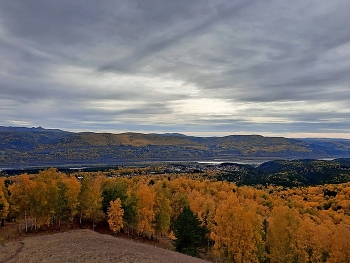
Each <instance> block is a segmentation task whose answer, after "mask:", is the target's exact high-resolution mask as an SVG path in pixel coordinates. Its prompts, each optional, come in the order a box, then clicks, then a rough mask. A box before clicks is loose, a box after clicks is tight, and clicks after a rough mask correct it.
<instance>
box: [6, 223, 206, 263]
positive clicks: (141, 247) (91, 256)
mask: <svg viewBox="0 0 350 263" xmlns="http://www.w3.org/2000/svg"><path fill="white" fill-rule="evenodd" d="M15 262H16V263H32V262H33V263H34V262H37V263H39V262H40V263H46V262H56V263H61V262H62V263H63V262H65V263H68V262H72V263H73V262H76V263H78V262H87V263H97V262H101V263H102V262H106V263H107V262H120V263H131V262H166V263H180V262H184V263H185V262H186V263H191V262H192V263H201V262H202V263H204V262H208V261H204V260H201V259H198V258H193V257H189V256H186V255H184V254H180V253H177V252H174V251H169V250H166V249H162V248H159V247H155V246H152V245H148V244H142V243H137V242H134V241H131V240H127V239H121V238H117V237H113V236H110V235H103V234H99V233H96V232H94V231H91V230H87V229H82V230H72V231H68V232H63V233H57V234H51V235H40V236H31V237H25V238H23V239H22V240H15V241H10V242H8V243H5V244H3V245H0V263H15Z"/></svg>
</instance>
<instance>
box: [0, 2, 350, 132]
mask: <svg viewBox="0 0 350 263" xmlns="http://www.w3.org/2000/svg"><path fill="white" fill-rule="evenodd" d="M0 1H1V8H0V17H1V19H0V59H1V63H0V98H1V106H0V114H1V116H2V123H1V125H13V124H15V123H18V125H19V124H21V123H22V124H24V125H27V126H43V127H48V128H49V127H52V128H62V129H69V130H84V129H87V130H96V131H97V130H98V131H103V130H108V131H111V130H113V131H120V130H123V131H145V132H186V133H191V134H194V133H198V132H201V133H202V134H203V135H205V134H213V133H215V132H217V134H222V133H227V134H229V133H242V132H246V133H261V134H266V133H271V134H306V133H308V134H313V135H314V134H324V136H327V134H332V136H334V134H336V133H339V134H344V131H346V129H348V128H350V121H349V119H350V118H349V117H350V106H349V105H350V101H349V96H348V93H349V90H350V87H349V83H350V75H349V74H348V72H349V71H350V59H349V58H350V28H349V26H348V23H347V20H348V19H347V17H348V12H347V10H349V8H350V3H348V1H345V0H339V1H333V2H329V1H324V0H321V1H316V0H315V1H301V0H296V1H292V2H288V3H286V2H281V1H277V0H268V1H254V0H249V1H240V0H236V1H226V0H214V1H211V0H210V1H209V0H204V1H203V0H194V1H184V0H179V1H161V0H150V1H147V2H145V1H141V0H132V1H126V0H118V1H113V2H111V1H106V0H102V1H98V2H96V1H92V0H87V1H84V2H74V1H68V0H62V1H52V0H45V1H44V0H33V1H28V2H24V1H20V0H13V1H4V0H0Z"/></svg>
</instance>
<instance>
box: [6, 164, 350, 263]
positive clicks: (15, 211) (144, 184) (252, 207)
mask: <svg viewBox="0 0 350 263" xmlns="http://www.w3.org/2000/svg"><path fill="white" fill-rule="evenodd" d="M349 215H350V184H349V183H347V184H338V185H323V186H315V187H304V188H302V187H300V188H283V187H273V186H269V187H260V188H259V187H256V188H253V187H248V186H241V187H237V186H236V185H235V184H233V183H228V182H221V181H220V182H219V181H215V180H204V179H200V178H196V179H193V178H191V175H173V176H169V175H166V176H161V175H157V176H134V177H132V178H122V177H121V178H106V177H105V176H103V175H102V174H100V173H93V174H84V176H82V177H77V176H75V175H69V176H68V175H66V174H64V173H60V172H57V170H55V169H48V170H44V171H41V172H40V173H39V174H38V175H28V174H22V175H20V176H16V177H11V178H7V179H6V180H5V179H1V180H0V219H2V220H5V219H6V218H12V219H16V221H17V222H18V224H19V229H20V230H21V231H35V230H37V229H38V228H40V227H43V226H53V225H55V226H59V225H60V224H61V222H68V223H70V224H72V225H73V223H81V222H82V221H84V220H85V221H86V220H89V222H92V225H93V228H94V227H95V225H96V224H97V223H98V222H99V221H101V220H108V223H109V226H110V228H111V230H112V231H113V232H114V233H117V232H120V231H123V232H124V233H127V234H129V235H139V236H148V237H153V238H155V239H157V238H159V237H160V236H162V235H167V236H171V237H173V238H174V239H175V247H176V249H177V250H179V251H181V252H184V253H188V254H194V255H195V254H196V253H197V251H198V250H197V249H198V248H199V247H202V249H204V250H207V251H210V252H211V253H213V255H215V257H216V258H217V260H218V261H222V262H271V263H274V262H305V263H308V262H350V216H349ZM192 230H194V231H192ZM197 241H200V242H197Z"/></svg>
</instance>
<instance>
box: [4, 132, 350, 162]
mask: <svg viewBox="0 0 350 263" xmlns="http://www.w3.org/2000/svg"><path fill="white" fill-rule="evenodd" d="M348 156H350V140H321V139H320V140H306V139H304V140H296V139H288V138H282V137H263V136H259V135H231V136H225V137H192V136H185V135H181V134H164V135H162V134H141V133H122V134H111V133H92V132H81V133H73V132H66V131H61V130H47V129H43V128H41V127H39V128H22V127H19V128H18V127H0V164H1V165H3V166H4V165H61V164H67V165H68V164H93V163H94V164H116V163H120V162H128V161H166V160H186V161H191V160H192V161H194V160H203V159H208V158H217V159H222V160H230V159H232V158H258V157H259V158H271V159H277V158H284V159H298V158H326V157H332V158H335V157H348Z"/></svg>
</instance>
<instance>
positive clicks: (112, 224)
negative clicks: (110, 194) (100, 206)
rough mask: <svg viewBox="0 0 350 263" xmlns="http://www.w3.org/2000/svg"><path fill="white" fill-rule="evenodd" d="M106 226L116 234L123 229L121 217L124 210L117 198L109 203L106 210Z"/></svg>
mask: <svg viewBox="0 0 350 263" xmlns="http://www.w3.org/2000/svg"><path fill="white" fill-rule="evenodd" d="M107 214H108V224H109V228H110V229H111V230H112V231H113V233H117V232H119V231H120V229H121V228H123V215H124V210H123V208H122V201H121V200H120V198H117V199H116V200H115V201H111V202H110V207H109V208H108V212H107Z"/></svg>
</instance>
